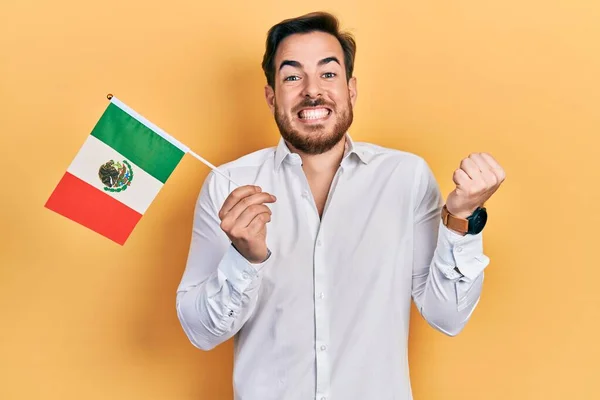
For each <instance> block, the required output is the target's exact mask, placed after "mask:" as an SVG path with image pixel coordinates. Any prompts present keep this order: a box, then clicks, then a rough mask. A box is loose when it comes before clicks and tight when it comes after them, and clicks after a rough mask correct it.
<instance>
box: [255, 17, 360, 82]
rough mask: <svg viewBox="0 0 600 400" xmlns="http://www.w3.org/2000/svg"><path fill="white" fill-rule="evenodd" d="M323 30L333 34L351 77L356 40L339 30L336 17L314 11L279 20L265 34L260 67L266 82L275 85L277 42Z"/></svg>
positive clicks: (348, 77) (347, 74) (348, 74)
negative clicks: (298, 34) (296, 35)
mask: <svg viewBox="0 0 600 400" xmlns="http://www.w3.org/2000/svg"><path fill="white" fill-rule="evenodd" d="M310 32H325V33H329V34H330V35H333V36H335V38H336V39H337V40H338V41H339V42H340V45H341V46H342V50H343V51H344V65H345V66H346V79H350V78H351V77H352V72H353V71H354V57H355V55H356V41H355V40H354V37H353V36H352V35H351V34H350V33H348V32H341V31H340V24H339V21H338V19H337V18H336V17H335V16H333V15H332V14H329V13H326V12H314V13H310V14H306V15H302V16H300V17H296V18H290V19H286V20H283V21H281V22H280V23H278V24H277V25H274V26H273V27H271V29H269V32H268V34H267V41H266V49H265V54H264V56H263V61H262V69H263V71H264V73H265V76H266V78H267V83H268V84H269V86H271V87H272V88H274V87H275V65H273V64H274V62H275V53H276V52H277V48H278V47H279V44H280V43H281V42H282V41H283V39H285V38H286V37H288V36H290V35H293V34H296V33H310Z"/></svg>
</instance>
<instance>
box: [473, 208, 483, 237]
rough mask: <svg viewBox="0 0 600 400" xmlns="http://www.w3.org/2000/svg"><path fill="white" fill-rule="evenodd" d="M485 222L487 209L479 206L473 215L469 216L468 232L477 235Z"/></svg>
mask: <svg viewBox="0 0 600 400" xmlns="http://www.w3.org/2000/svg"><path fill="white" fill-rule="evenodd" d="M486 222H487V211H486V209H485V208H479V209H477V210H475V212H474V213H473V215H472V216H471V217H470V218H469V233H471V234H473V235H477V234H478V233H480V232H481V231H482V230H483V228H484V227H485V223H486Z"/></svg>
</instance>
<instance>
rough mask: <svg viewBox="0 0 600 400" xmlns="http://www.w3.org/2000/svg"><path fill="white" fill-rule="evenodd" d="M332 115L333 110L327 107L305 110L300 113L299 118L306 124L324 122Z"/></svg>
mask: <svg viewBox="0 0 600 400" xmlns="http://www.w3.org/2000/svg"><path fill="white" fill-rule="evenodd" d="M330 115H331V109H329V108H325V107H316V108H305V109H303V110H300V112H298V118H299V119H300V120H301V121H304V122H314V121H323V120H325V119H327V118H328V117H329V116H330Z"/></svg>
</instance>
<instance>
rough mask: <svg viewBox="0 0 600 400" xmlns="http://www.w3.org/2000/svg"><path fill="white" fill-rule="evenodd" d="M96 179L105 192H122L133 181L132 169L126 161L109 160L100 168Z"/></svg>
mask: <svg viewBox="0 0 600 400" xmlns="http://www.w3.org/2000/svg"><path fill="white" fill-rule="evenodd" d="M98 177H99V178H100V181H102V184H104V190H106V191H107V192H122V191H123V190H126V189H127V188H128V187H129V185H131V182H132V181H133V169H132V168H131V164H129V163H128V162H127V161H126V160H123V162H119V161H114V160H110V161H108V162H106V163H104V164H102V165H101V166H100V169H99V170H98Z"/></svg>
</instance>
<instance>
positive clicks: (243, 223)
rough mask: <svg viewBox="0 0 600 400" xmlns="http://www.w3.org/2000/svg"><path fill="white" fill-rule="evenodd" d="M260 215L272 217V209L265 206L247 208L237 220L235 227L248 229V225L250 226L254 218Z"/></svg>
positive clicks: (256, 205)
mask: <svg viewBox="0 0 600 400" xmlns="http://www.w3.org/2000/svg"><path fill="white" fill-rule="evenodd" d="M259 214H269V215H271V209H270V208H269V207H267V206H266V205H264V204H253V205H251V206H249V207H248V208H246V209H245V210H244V211H243V212H242V213H241V214H240V216H239V217H238V218H237V219H236V221H235V223H234V225H235V226H238V227H241V228H247V227H248V225H250V223H251V222H252V220H253V219H254V217H256V216H257V215H259Z"/></svg>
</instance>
